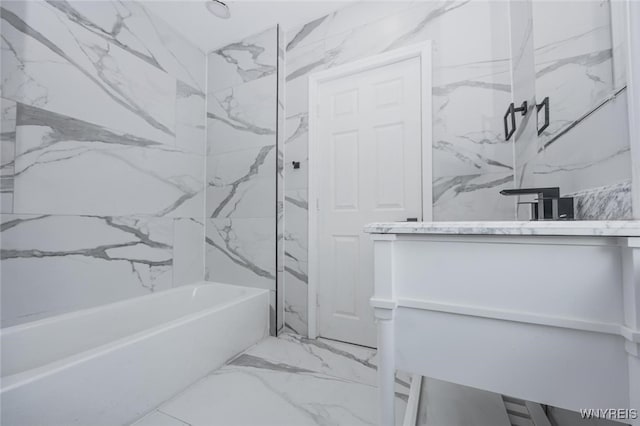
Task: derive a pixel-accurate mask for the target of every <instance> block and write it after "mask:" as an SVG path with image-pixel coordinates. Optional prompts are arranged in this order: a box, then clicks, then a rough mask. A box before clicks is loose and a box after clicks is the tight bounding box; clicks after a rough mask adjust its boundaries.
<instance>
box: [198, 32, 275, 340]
mask: <svg viewBox="0 0 640 426" xmlns="http://www.w3.org/2000/svg"><path fill="white" fill-rule="evenodd" d="M279 43H280V29H279V28H278V27H273V28H270V29H268V30H266V31H263V32H261V33H258V34H256V35H254V36H250V37H248V38H245V39H243V40H241V41H238V42H236V43H232V44H229V45H227V46H225V47H223V48H221V49H218V50H215V51H213V52H211V53H209V55H208V62H209V63H208V70H209V71H208V82H209V83H208V85H209V86H208V95H207V200H206V203H207V207H206V215H207V218H208V219H207V221H206V224H205V227H206V276H207V278H208V279H210V280H213V281H220V282H228V283H231V284H238V285H244V286H251V287H258V288H266V289H269V290H270V291H271V292H272V294H271V296H272V297H271V333H272V334H276V332H277V329H278V328H280V323H281V322H282V316H283V315H277V310H278V308H279V307H280V306H282V303H281V302H279V300H281V297H282V295H283V293H284V292H283V291H282V290H283V289H282V288H280V287H278V286H277V281H278V275H279V274H278V272H280V275H282V271H281V270H280V271H279V268H278V255H277V253H278V248H279V247H281V245H282V244H279V243H278V241H279V240H280V237H279V236H280V235H281V231H280V230H279V228H278V219H279V218H281V214H282V208H281V203H279V202H278V200H279V197H280V196H281V191H279V190H278V188H279V185H283V181H282V177H281V176H280V175H281V171H282V167H283V162H284V153H283V151H282V150H281V149H280V148H279V144H280V142H279V137H282V134H283V131H282V124H280V122H281V120H283V118H281V117H284V105H283V104H282V99H280V100H279V99H278V96H279V95H280V96H281V95H282V93H283V90H284V87H281V82H280V80H281V78H282V77H280V76H281V74H280V73H279V68H283V67H284V56H283V55H284V51H283V49H282V46H280V45H279ZM277 296H279V297H277ZM278 317H280V318H278Z"/></svg>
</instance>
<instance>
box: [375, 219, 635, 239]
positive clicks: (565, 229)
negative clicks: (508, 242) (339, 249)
mask: <svg viewBox="0 0 640 426" xmlns="http://www.w3.org/2000/svg"><path fill="white" fill-rule="evenodd" d="M364 230H365V232H367V233H371V234H433V235H540V236H585V237H590V236H598V237H640V221H638V220H626V221H625V220H619V221H612V220H598V221H580V220H578V221H534V222H519V221H512V222H390V223H371V224H369V225H367V226H365V228H364Z"/></svg>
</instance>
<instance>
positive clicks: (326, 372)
mask: <svg viewBox="0 0 640 426" xmlns="http://www.w3.org/2000/svg"><path fill="white" fill-rule="evenodd" d="M290 335H292V336H295V338H296V340H297V338H302V339H308V338H304V337H302V336H299V335H296V334H293V333H290ZM283 337H286V336H282V335H280V336H278V337H277V339H282V338H283ZM308 340H312V339H308ZM289 342H290V341H289ZM296 343H298V341H296ZM338 343H340V344H342V345H349V344H348V343H344V342H338ZM298 344H299V345H300V346H304V345H305V344H304V343H298ZM259 345H260V343H258V344H256V345H254V346H252V347H251V348H249V349H247V350H246V351H245V352H243V353H242V354H240V355H238V357H235V358H234V360H235V359H237V358H239V357H240V356H242V355H245V354H247V353H250V352H251V351H252V349H253V348H255V347H256V346H259ZM327 346H330V345H327ZM359 348H360V347H359ZM361 348H362V349H370V348H364V347H361ZM372 350H373V349H372ZM373 351H375V350H373ZM332 352H333V351H332ZM333 353H335V352H333ZM260 358H262V359H264V360H267V361H271V362H278V363H283V360H282V359H278V357H277V356H269V355H268V354H263V355H261V356H260ZM232 361H233V360H230V361H229V362H228V363H227V364H225V367H226V366H227V365H232ZM365 361H368V360H365ZM356 362H360V360H357V361H356ZM287 365H289V366H291V367H299V366H296V365H293V364H290V363H289V364H287ZM302 368H305V367H302ZM372 368H373V369H374V370H377V367H376V366H373V367H372ZM308 369H309V370H312V367H310V368H308ZM313 371H314V372H316V373H319V374H323V375H326V376H330V377H335V378H338V379H344V377H341V376H340V375H339V374H337V373H336V374H332V373H331V372H328V371H320V370H317V369H315V370H313ZM348 380H349V381H350V382H353V383H361V384H364V385H367V386H371V385H370V384H369V383H366V382H365V381H364V380H357V379H348ZM374 387H375V386H374Z"/></svg>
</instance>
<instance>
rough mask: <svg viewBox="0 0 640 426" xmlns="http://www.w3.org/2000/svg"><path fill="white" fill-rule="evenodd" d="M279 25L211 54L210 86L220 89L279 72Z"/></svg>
mask: <svg viewBox="0 0 640 426" xmlns="http://www.w3.org/2000/svg"><path fill="white" fill-rule="evenodd" d="M277 32H278V29H277V27H272V28H269V29H267V30H265V31H262V32H260V33H258V34H255V35H253V36H250V37H247V38H245V39H243V40H240V41H238V42H235V43H230V44H228V45H226V46H223V47H221V48H219V49H217V50H214V51H213V52H211V53H210V54H209V73H208V89H209V92H218V91H220V90H222V89H227V88H229V87H235V86H239V85H241V84H243V83H248V82H250V81H253V80H259V79H261V78H263V77H267V76H270V75H275V74H276V70H277V64H276V62H277V55H278V53H277V48H278V47H277V41H276V38H277Z"/></svg>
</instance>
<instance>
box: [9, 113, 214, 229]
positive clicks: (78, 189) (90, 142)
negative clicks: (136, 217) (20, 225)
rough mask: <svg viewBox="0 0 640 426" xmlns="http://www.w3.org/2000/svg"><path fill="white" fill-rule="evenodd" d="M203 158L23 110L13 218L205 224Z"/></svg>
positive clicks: (57, 116)
mask: <svg viewBox="0 0 640 426" xmlns="http://www.w3.org/2000/svg"><path fill="white" fill-rule="evenodd" d="M203 187H204V163H203V158H202V156H201V155H196V154H191V153H187V152H184V151H181V150H179V149H177V148H175V147H168V146H166V145H163V144H159V143H157V142H154V141H151V140H146V139H140V138H132V137H131V136H130V135H127V134H122V133H119V132H116V131H112V130H109V129H106V128H103V127H100V126H97V125H93V124H91V123H87V122H83V121H80V120H77V119H74V118H71V117H68V116H63V115H61V114H58V113H54V112H49V111H47V110H44V109H40V108H36V107H32V106H27V105H23V104H19V105H18V116H17V126H16V160H15V195H14V211H15V212H16V213H29V214H39V213H43V214H80V215H85V214H88V215H126V214H149V215H155V216H165V215H169V216H181V217H202V210H201V209H202V206H203V193H204V192H203V189H204V188H203Z"/></svg>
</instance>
